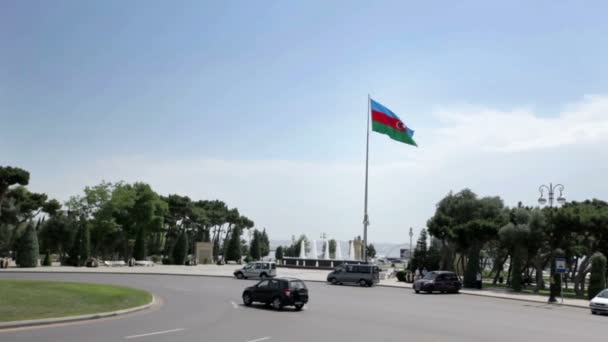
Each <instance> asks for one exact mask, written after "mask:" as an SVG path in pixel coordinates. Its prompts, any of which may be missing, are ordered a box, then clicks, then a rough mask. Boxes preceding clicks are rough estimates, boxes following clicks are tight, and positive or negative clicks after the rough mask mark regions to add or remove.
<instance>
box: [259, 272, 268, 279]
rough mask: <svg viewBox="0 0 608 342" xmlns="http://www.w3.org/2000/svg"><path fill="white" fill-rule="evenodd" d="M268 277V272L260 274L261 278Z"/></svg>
mask: <svg viewBox="0 0 608 342" xmlns="http://www.w3.org/2000/svg"><path fill="white" fill-rule="evenodd" d="M266 278H268V275H267V274H266V273H262V274H260V279H266Z"/></svg>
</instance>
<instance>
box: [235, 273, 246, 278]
mask: <svg viewBox="0 0 608 342" xmlns="http://www.w3.org/2000/svg"><path fill="white" fill-rule="evenodd" d="M243 278H245V277H244V276H243V273H242V272H239V273H237V274H236V279H243Z"/></svg>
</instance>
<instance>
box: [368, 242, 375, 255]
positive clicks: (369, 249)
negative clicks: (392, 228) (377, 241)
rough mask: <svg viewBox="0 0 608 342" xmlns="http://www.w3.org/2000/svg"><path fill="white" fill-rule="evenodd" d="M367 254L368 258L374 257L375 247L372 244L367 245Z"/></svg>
mask: <svg viewBox="0 0 608 342" xmlns="http://www.w3.org/2000/svg"><path fill="white" fill-rule="evenodd" d="M367 256H368V257H370V258H375V257H376V247H374V245H373V244H371V243H370V244H369V245H367Z"/></svg>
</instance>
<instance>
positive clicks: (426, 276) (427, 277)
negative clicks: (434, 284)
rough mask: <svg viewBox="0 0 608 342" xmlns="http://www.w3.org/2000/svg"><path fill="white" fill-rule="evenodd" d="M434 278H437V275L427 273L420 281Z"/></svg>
mask: <svg viewBox="0 0 608 342" xmlns="http://www.w3.org/2000/svg"><path fill="white" fill-rule="evenodd" d="M436 277H437V273H433V272H429V273H427V274H425V275H424V278H422V279H426V280H433V279H435V278H436Z"/></svg>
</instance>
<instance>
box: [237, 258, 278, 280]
mask: <svg viewBox="0 0 608 342" xmlns="http://www.w3.org/2000/svg"><path fill="white" fill-rule="evenodd" d="M234 276H235V277H236V278H237V279H247V278H260V279H264V278H274V277H276V276H277V264H275V263H274V262H268V261H255V262H250V263H248V264H247V265H245V266H243V268H240V269H238V270H236V271H234Z"/></svg>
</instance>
